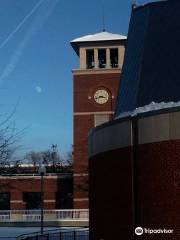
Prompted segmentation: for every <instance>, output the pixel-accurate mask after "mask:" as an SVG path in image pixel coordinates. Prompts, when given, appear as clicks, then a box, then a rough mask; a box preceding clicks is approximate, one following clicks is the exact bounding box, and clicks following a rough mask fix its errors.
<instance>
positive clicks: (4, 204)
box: [0, 193, 10, 210]
mask: <svg viewBox="0 0 180 240" xmlns="http://www.w3.org/2000/svg"><path fill="white" fill-rule="evenodd" d="M0 210H10V193H0Z"/></svg>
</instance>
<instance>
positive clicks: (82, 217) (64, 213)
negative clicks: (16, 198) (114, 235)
mask: <svg viewBox="0 0 180 240" xmlns="http://www.w3.org/2000/svg"><path fill="white" fill-rule="evenodd" d="M77 220H78V221H88V220H89V210H88V209H71V210H69V209H68V210H44V221H77ZM40 221H41V211H40V210H9V211H6V210H5V211H3V210H0V222H40Z"/></svg>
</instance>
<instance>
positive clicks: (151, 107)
mask: <svg viewBox="0 0 180 240" xmlns="http://www.w3.org/2000/svg"><path fill="white" fill-rule="evenodd" d="M175 107H180V101H178V102H167V103H166V102H160V103H156V102H151V103H150V104H148V105H145V106H143V107H138V108H136V109H135V110H133V111H129V112H123V113H121V114H120V115H119V116H118V117H117V118H116V119H119V118H124V117H134V116H137V115H138V114H140V113H147V112H151V111H158V110H162V109H168V108H175Z"/></svg>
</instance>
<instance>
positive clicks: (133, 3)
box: [132, 0, 137, 9]
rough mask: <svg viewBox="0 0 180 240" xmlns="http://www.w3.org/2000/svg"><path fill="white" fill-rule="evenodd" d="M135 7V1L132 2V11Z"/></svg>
mask: <svg viewBox="0 0 180 240" xmlns="http://www.w3.org/2000/svg"><path fill="white" fill-rule="evenodd" d="M136 6H137V1H136V0H132V9H134V8H136Z"/></svg>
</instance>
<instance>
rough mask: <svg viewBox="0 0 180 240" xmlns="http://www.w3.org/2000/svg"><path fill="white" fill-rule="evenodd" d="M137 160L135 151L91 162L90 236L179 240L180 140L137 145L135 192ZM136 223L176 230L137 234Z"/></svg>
mask: <svg viewBox="0 0 180 240" xmlns="http://www.w3.org/2000/svg"><path fill="white" fill-rule="evenodd" d="M132 161H133V152H132V150H131V148H130V147H129V148H128V147H127V148H124V149H116V150H113V151H109V152H105V153H102V154H98V155H96V156H94V157H92V158H91V159H90V161H89V163H90V238H91V239H97V240H99V239H106V240H113V239H123V240H133V239H144V240H149V239H153V240H154V239H155V240H156V239H157V240H160V239H164V240H172V239H173V240H178V239H180V228H179V223H180V211H179V209H180V176H179V171H180V140H171V141H162V142H157V143H149V144H142V145H139V146H138V147H137V151H136V160H135V161H136V162H135V165H134V173H135V175H134V191H132V185H131V183H132V171H131V169H132ZM132 197H134V200H133V198H132ZM132 203H134V204H135V205H134V211H133V207H132V206H133V205H132ZM133 219H134V221H135V227H137V226H140V227H143V228H150V229H159V228H161V229H164V228H166V229H174V234H163V235H158V234H152V235H149V234H143V235H142V236H135V234H134V232H133V222H132V221H133Z"/></svg>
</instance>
